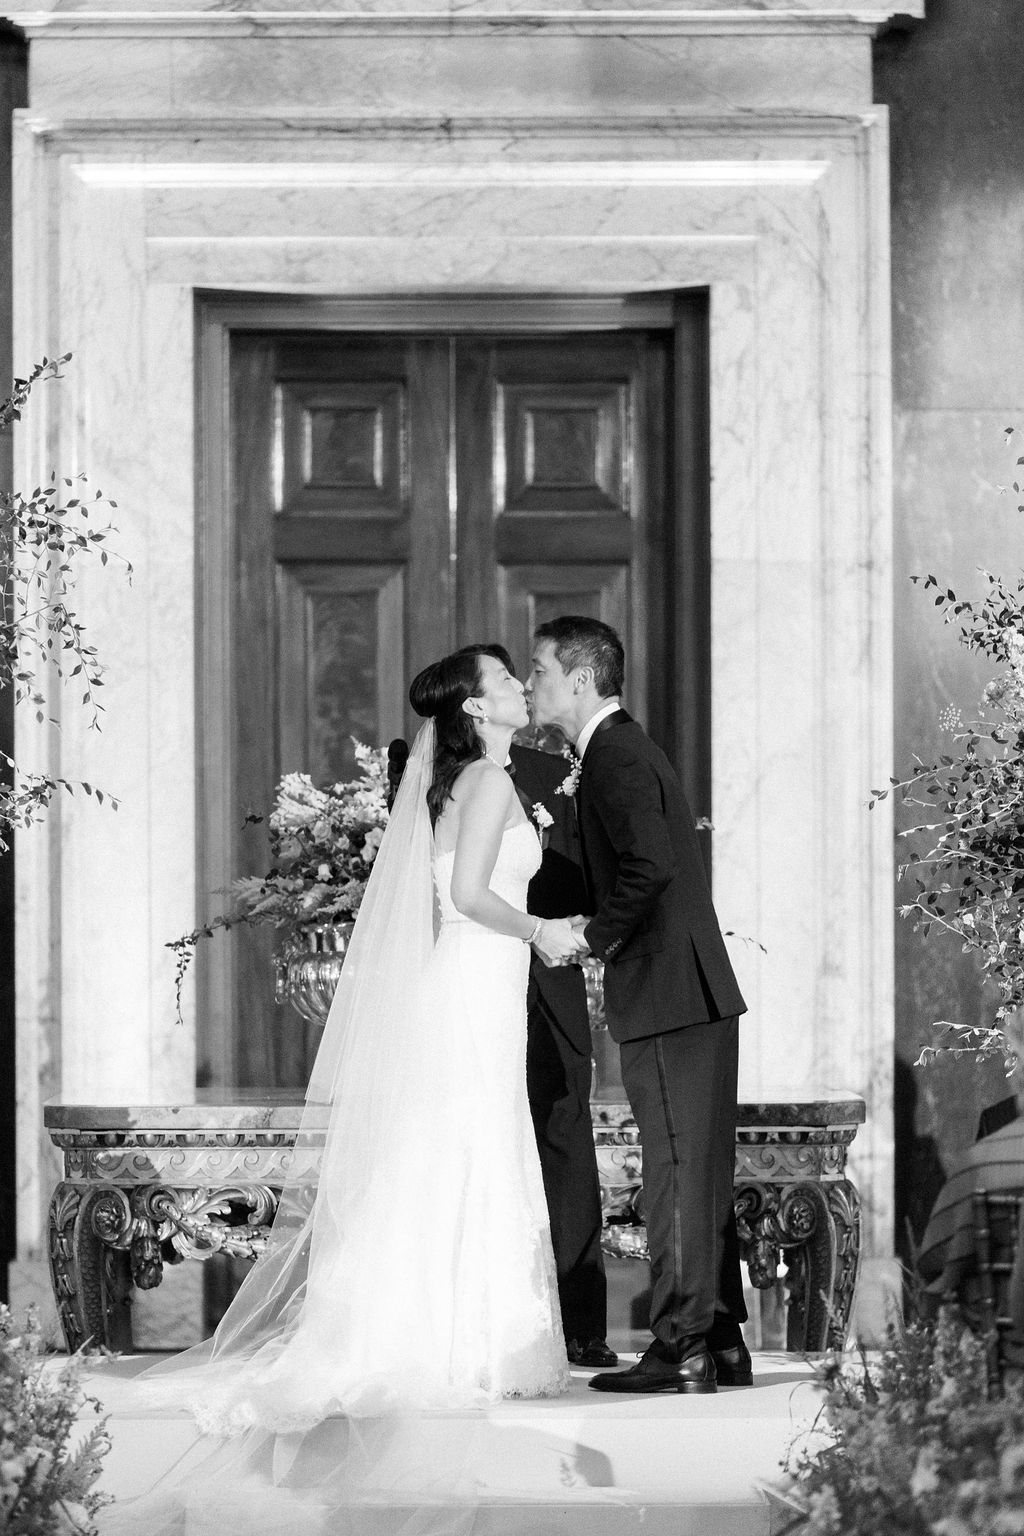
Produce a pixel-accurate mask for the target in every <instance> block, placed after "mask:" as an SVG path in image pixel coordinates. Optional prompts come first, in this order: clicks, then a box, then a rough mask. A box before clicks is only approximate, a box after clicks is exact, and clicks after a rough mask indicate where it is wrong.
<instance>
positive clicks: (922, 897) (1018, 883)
mask: <svg viewBox="0 0 1024 1536" xmlns="http://www.w3.org/2000/svg"><path fill="white" fill-rule="evenodd" d="M984 575H985V579H986V581H987V583H988V591H987V593H986V595H985V597H984V599H983V600H982V601H981V602H979V603H969V602H964V601H962V600H961V599H958V598H957V596H956V594H955V592H953V591H951V590H950V589H948V588H947V589H941V588H940V587H939V584H938V582H937V581H936V578H935V577H934V576H928V577H926V578H925V579H924V582H923V585H924V588H925V589H926V590H927V589H928V588H929V587H934V588H935V589H936V593H937V596H936V598H935V604H936V606H937V607H938V608H940V609H941V610H942V611H943V617H944V619H945V622H946V623H947V624H959V626H960V641H961V644H963V645H964V646H966V647H967V649H968V650H971V651H974V652H976V653H977V654H978V655H981V656H985V657H987V658H988V659H989V660H990V661H992V662H994V663H995V664H996V665H997V666H998V667H1000V668H1001V670H1000V671H999V672H998V674H997V675H996V676H995V677H994V678H993V679H992V680H991V681H990V682H989V684H988V686H987V687H986V688H985V692H984V696H983V699H982V703H981V706H980V708H979V710H978V713H977V716H976V718H974V719H972V720H969V721H967V722H966V723H964V722H962V721H961V718H960V712H959V711H958V710H956V709H953V708H950V709H948V710H946V711H944V712H943V718H942V721H941V723H942V725H943V727H944V728H945V729H947V730H949V731H950V732H951V733H952V750H951V751H950V752H949V753H947V754H944V755H943V756H942V757H941V758H940V759H939V761H938V762H937V763H931V764H925V763H922V762H921V761H920V760H918V763H917V766H916V767H915V769H914V771H913V772H912V773H910V774H908V775H907V777H906V778H904V779H901V780H896V779H892V780H890V785H891V787H892V788H893V789H894V790H895V793H896V794H897V795H898V796H899V797H900V798H901V799H902V801H903V803H904V805H906V806H909V807H910V808H911V810H912V813H913V814H914V815H915V817H917V818H918V819H917V820H916V824H915V825H913V826H911V827H909V828H908V829H907V830H906V831H904V832H901V833H900V837H901V838H902V839H903V840H905V841H906V842H907V844H908V845H909V846H908V852H907V854H906V856H905V859H904V861H903V862H902V863H901V866H900V870H899V874H900V878H901V879H902V878H906V879H907V880H909V881H911V882H913V897H912V899H911V900H910V901H908V902H906V903H905V904H904V905H902V906H901V907H900V914H901V916H903V917H906V918H909V919H910V920H911V921H912V922H913V923H914V926H915V927H916V928H918V929H920V930H921V932H922V933H923V934H924V935H927V934H928V932H929V931H930V929H931V928H932V927H933V926H934V927H936V928H937V929H940V930H942V931H944V932H946V933H948V934H950V935H952V936H953V937H954V938H956V939H959V941H960V944H961V947H962V948H963V949H964V950H965V951H972V952H974V953H975V954H977V955H978V956H979V957H980V959H981V963H982V969H983V971H984V972H985V975H986V977H987V979H988V980H989V981H990V982H991V983H992V985H993V988H994V990H995V993H996V997H997V1006H996V1009H995V1017H994V1022H993V1025H992V1026H990V1027H982V1028H977V1027H975V1026H970V1025H963V1024H959V1023H957V1022H956V1021H950V1020H946V1019H943V1020H937V1021H936V1027H937V1028H939V1029H941V1030H942V1031H943V1036H942V1037H941V1038H942V1039H943V1040H944V1041H945V1042H946V1043H944V1044H940V1045H939V1046H938V1047H937V1048H936V1047H934V1046H926V1047H925V1049H924V1050H923V1051H922V1053H921V1057H920V1060H921V1061H925V1060H927V1059H929V1058H930V1057H933V1056H934V1055H936V1054H937V1051H942V1052H953V1053H954V1054H961V1055H962V1054H965V1053H968V1054H971V1055H974V1056H977V1057H984V1056H1002V1057H1003V1058H1004V1059H1005V1061H1006V1065H1007V1067H1008V1068H1009V1067H1012V1065H1013V1061H1014V1059H1015V1056H1014V1052H1013V1050H1012V1048H1011V1046H1010V1044H1009V1041H1008V1039H1007V1036H1006V1021H1007V1019H1008V1018H1009V1017H1010V1016H1011V1015H1013V1014H1014V1013H1015V1012H1016V1011H1017V1010H1018V1009H1020V1008H1024V577H1021V578H1019V579H1018V581H1017V583H1016V587H1015V588H1014V587H1011V586H1010V585H1008V584H1007V583H1005V582H1003V581H1001V580H1000V579H999V578H998V577H996V576H993V575H991V574H989V573H988V572H987V571H986V572H985V573H984ZM916 579H917V578H915V580H916ZM888 793H889V790H888V789H884V790H877V789H876V790H873V791H872V797H873V798H872V802H871V803H872V804H874V803H875V802H876V801H878V800H882V799H884V798H885V796H886V795H887V794H888ZM922 811H924V812H926V813H927V814H926V815H924V816H923V817H921V815H920V813H921V812H922ZM1022 1529H1024V1527H1022Z"/></svg>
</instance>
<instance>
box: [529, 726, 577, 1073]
mask: <svg viewBox="0 0 1024 1536" xmlns="http://www.w3.org/2000/svg"><path fill="white" fill-rule="evenodd" d="M511 757H512V763H513V766H514V768H515V771H516V776H515V785H516V793H517V794H518V795H519V798H520V800H521V801H522V803H523V808H524V810H525V811H526V814H527V815H528V816H529V817H530V819H531V821H532V820H533V819H534V818H533V806H534V805H536V804H537V803H538V802H539V803H540V804H542V805H543V806H544V808H545V810H547V811H548V812H550V814H551V817H552V826H551V828H550V832H549V835H548V838H547V846H546V847H545V849H544V853H543V858H542V862H541V866H540V869H539V870H538V871H537V873H536V874H535V875H534V877H533V879H532V880H531V881H530V889H529V898H528V901H529V910H530V911H531V912H532V913H533V914H534V916H536V917H572V916H574V915H575V914H576V913H578V912H587V911H589V904H588V897H587V887H586V882H585V880H584V878H583V871H582V869H581V867H580V838H579V830H578V828H577V825H576V810H575V806H574V804H573V801H572V797H571V796H570V795H559V794H556V793H555V791H556V790H557V788H558V786H559V785H560V784H561V783H562V782H563V780H564V779H565V777H566V775H567V773H568V772H569V764H568V763H567V762H566V760H565V758H564V757H555V756H553V755H552V753H550V752H538V751H536V750H535V749H534V748H533V747H520V746H513V747H512V749H511ZM530 978H531V981H532V982H534V983H535V984H536V986H537V989H538V990H539V992H540V993H541V995H542V996H543V998H544V1001H545V1002H546V1003H547V1005H548V1012H549V1013H550V1014H551V1015H552V1017H553V1018H554V1020H555V1022H556V1024H557V1025H558V1027H559V1029H560V1030H561V1031H562V1033H563V1034H564V1035H565V1036H566V1038H567V1039H568V1040H569V1041H570V1043H571V1044H572V1045H573V1046H574V1047H575V1048H576V1050H577V1051H580V1052H582V1053H583V1054H584V1055H587V1056H589V1055H590V1050H591V1045H590V1019H589V1015H588V1013H587V992H586V986H585V985H584V981H583V976H582V973H581V972H580V969H579V967H578V966H575V965H573V966H547V965H545V964H544V962H543V960H541V959H539V958H538V956H537V955H532V956H531V961H530Z"/></svg>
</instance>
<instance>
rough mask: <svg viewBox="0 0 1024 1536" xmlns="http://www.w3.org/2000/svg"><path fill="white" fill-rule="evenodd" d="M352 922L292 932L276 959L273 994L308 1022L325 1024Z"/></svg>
mask: <svg viewBox="0 0 1024 1536" xmlns="http://www.w3.org/2000/svg"><path fill="white" fill-rule="evenodd" d="M354 927H355V923H318V924H316V925H315V926H313V925H311V926H310V927H308V928H303V929H302V930H301V931H300V932H299V933H298V934H297V935H295V936H294V937H293V938H292V939H291V941H290V943H289V945H288V947H287V949H286V950H285V951H284V953H283V954H281V955H279V956H278V959H277V962H276V978H275V986H274V995H275V996H276V998H277V1001H278V1002H279V1003H291V1005H292V1007H293V1008H294V1009H295V1011H296V1012H297V1013H298V1014H299V1015H300V1016H301V1017H302V1018H303V1019H305V1021H306V1023H307V1024H321V1025H323V1024H326V1022H327V1015H328V1013H329V1012H330V1009H331V1001H332V999H333V997H334V993H335V989H336V988H337V985H338V978H339V977H340V975H341V968H342V966H343V965H344V963H345V956H346V954H347V953H348V946H349V942H350V941H351V938H352V930H353V928H354Z"/></svg>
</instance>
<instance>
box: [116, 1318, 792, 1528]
mask: <svg viewBox="0 0 1024 1536" xmlns="http://www.w3.org/2000/svg"><path fill="white" fill-rule="evenodd" d="M641 1342H643V1341H642V1340H640V1338H639V1337H638V1339H637V1340H636V1343H637V1344H639V1343H641ZM156 1358H158V1357H156V1356H154V1355H152V1354H147V1355H131V1356H122V1357H120V1358H118V1359H115V1360H112V1361H111V1362H110V1363H109V1364H108V1365H107V1366H106V1367H105V1368H103V1369H102V1370H100V1371H98V1372H96V1373H94V1374H92V1375H91V1376H90V1377H89V1378H88V1381H87V1390H88V1391H89V1392H91V1393H92V1394H93V1395H94V1396H96V1397H97V1398H99V1399H100V1401H101V1402H102V1404H103V1406H104V1409H105V1410H106V1411H107V1412H108V1413H109V1414H110V1425H109V1427H110V1431H111V1436H112V1449H111V1451H110V1453H109V1455H108V1456H107V1458H106V1460H105V1463H104V1473H103V1478H102V1481H101V1484H100V1486H101V1488H102V1490H103V1491H104V1492H107V1493H110V1494H112V1495H113V1496H114V1498H115V1499H123V1498H130V1497H132V1496H133V1495H135V1494H138V1493H141V1492H142V1491H143V1490H144V1489H146V1488H147V1487H148V1486H149V1485H150V1484H151V1482H152V1481H153V1479H154V1477H155V1476H156V1475H157V1474H158V1472H159V1471H160V1469H162V1468H165V1467H167V1466H168V1465H169V1463H170V1462H171V1461H173V1460H174V1459H175V1458H176V1456H177V1455H178V1454H183V1453H184V1452H185V1451H186V1450H187V1449H188V1447H189V1445H190V1444H192V1443H193V1441H194V1439H195V1431H194V1428H193V1426H192V1423H191V1421H190V1420H189V1419H188V1418H186V1417H185V1416H178V1415H172V1414H168V1413H155V1412H154V1413H153V1414H152V1415H150V1416H146V1417H143V1416H140V1415H139V1414H138V1413H137V1412H136V1411H134V1409H132V1408H130V1405H129V1403H128V1401H127V1398H128V1390H129V1386H128V1384H129V1383H130V1381H131V1378H132V1377H133V1376H135V1375H137V1374H138V1372H139V1371H141V1370H143V1369H145V1367H146V1366H148V1365H151V1364H153V1362H154V1360H155V1359H156ZM629 1360H630V1357H629V1356H624V1360H623V1363H629ZM593 1374H594V1373H593V1371H574V1373H573V1385H572V1390H571V1391H570V1392H569V1394H568V1395H567V1396H565V1397H563V1398H559V1399H555V1400H540V1401H538V1400H533V1401H511V1402H506V1403H502V1404H500V1405H498V1406H497V1407H495V1408H492V1409H490V1410H489V1411H488V1412H487V1413H486V1415H482V1416H477V1417H475V1418H474V1420H473V1422H472V1424H470V1423H468V1422H466V1421H465V1416H462V1415H457V1414H438V1415H436V1416H432V1417H431V1419H430V1420H429V1421H428V1422H427V1423H426V1424H425V1425H424V1424H421V1426H420V1430H419V1434H420V1439H419V1442H418V1445H417V1450H418V1452H419V1454H420V1455H428V1456H429V1455H431V1454H432V1451H431V1447H432V1446H434V1447H436V1451H437V1453H438V1455H439V1456H441V1455H442V1453H443V1448H444V1447H450V1446H451V1445H452V1444H453V1443H454V1444H465V1443H466V1437H467V1436H468V1435H469V1434H472V1435H473V1436H475V1445H474V1451H473V1456H474V1477H475V1482H476V1486H477V1489H478V1492H479V1499H480V1505H479V1512H478V1515H477V1521H476V1524H475V1525H474V1526H473V1531H474V1536H525V1533H529V1536H621V1533H624V1532H632V1531H634V1530H640V1529H642V1531H643V1533H644V1536H773V1532H774V1531H776V1530H778V1529H781V1527H782V1525H783V1524H784V1523H785V1522H784V1520H783V1519H782V1518H780V1517H779V1516H778V1515H777V1516H776V1518H775V1519H773V1517H772V1504H771V1501H770V1500H769V1498H768V1496H767V1494H766V1491H765V1490H766V1488H767V1487H770V1486H771V1485H772V1484H774V1483H777V1482H778V1480H779V1477H780V1470H781V1462H782V1460H783V1458H784V1456H785V1455H786V1452H787V1449H788V1448H789V1446H790V1444H791V1443H792V1441H793V1439H794V1437H795V1436H796V1435H797V1434H798V1433H799V1432H800V1431H801V1430H805V1429H807V1427H808V1426H809V1425H810V1423H811V1421H812V1420H813V1418H814V1416H815V1413H816V1411H817V1408H818V1395H817V1393H816V1391H815V1390H814V1388H813V1386H812V1385H811V1379H812V1369H811V1367H810V1365H809V1364H807V1363H806V1362H804V1361H802V1360H800V1359H799V1358H798V1357H795V1356H792V1355H785V1354H773V1353H766V1352H761V1353H758V1354H756V1355H755V1357H754V1385H753V1387H745V1388H744V1387H733V1388H728V1389H721V1390H719V1392H718V1393H717V1394H716V1395H714V1396H693V1397H691V1396H681V1395H679V1394H676V1393H659V1394H657V1395H655V1396H647V1397H639V1396H636V1397H634V1396H618V1395H615V1396H610V1395H602V1394H598V1393H596V1392H592V1391H590V1390H589V1389H588V1387H587V1382H588V1380H589V1379H590V1377H591V1376H592V1375H593ZM371 1524H372V1523H371V1522H370V1521H367V1522H366V1523H365V1529H366V1531H367V1532H369V1531H370V1530H371ZM363 1528H364V1526H363V1523H362V1522H359V1523H358V1529H359V1530H360V1531H362V1529H363ZM244 1531H245V1533H246V1536H249V1533H255V1532H257V1531H258V1524H257V1525H255V1526H254V1525H253V1523H252V1520H251V1518H249V1519H247V1520H246V1521H245V1523H244ZM139 1536H144V1532H143V1531H141V1530H140V1533H139ZM224 1536H234V1533H231V1532H229V1531H227V1530H225V1532H224ZM239 1536H241V1530H240V1532H239Z"/></svg>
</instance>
